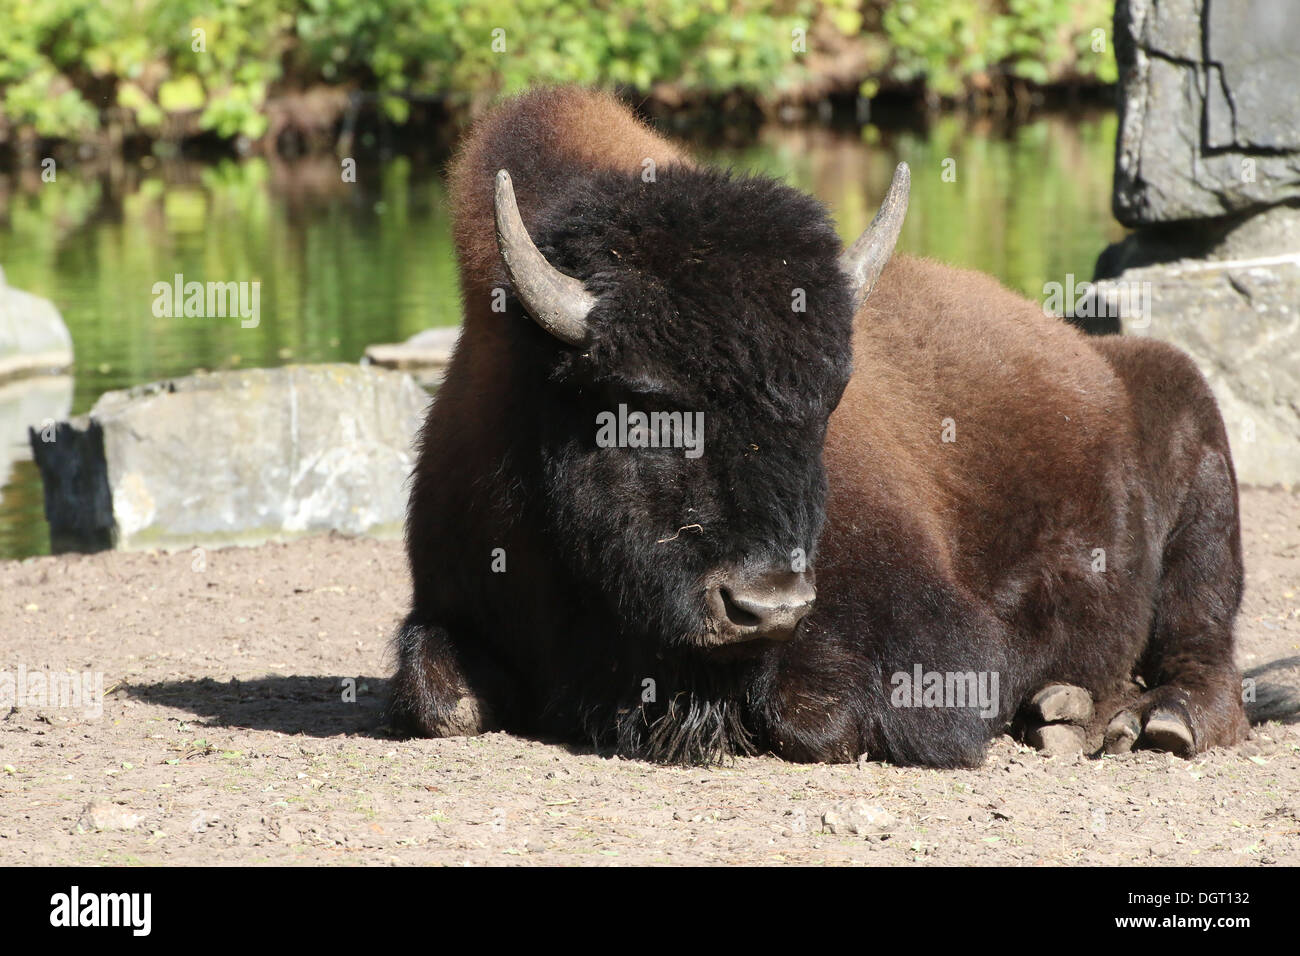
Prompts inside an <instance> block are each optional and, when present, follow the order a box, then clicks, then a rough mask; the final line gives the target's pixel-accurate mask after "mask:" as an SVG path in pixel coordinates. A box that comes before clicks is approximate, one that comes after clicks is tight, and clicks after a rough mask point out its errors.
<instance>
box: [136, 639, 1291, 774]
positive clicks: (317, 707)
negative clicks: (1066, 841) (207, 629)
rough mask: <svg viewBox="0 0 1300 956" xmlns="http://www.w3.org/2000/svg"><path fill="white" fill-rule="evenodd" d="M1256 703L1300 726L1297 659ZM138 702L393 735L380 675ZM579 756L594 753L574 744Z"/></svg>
mask: <svg viewBox="0 0 1300 956" xmlns="http://www.w3.org/2000/svg"><path fill="white" fill-rule="evenodd" d="M1245 677H1246V678H1247V679H1248V680H1250V681H1253V682H1254V684H1253V691H1254V695H1255V699H1254V701H1251V702H1249V703H1248V704H1247V706H1246V710H1247V713H1248V715H1249V717H1250V721H1251V723H1252V724H1257V723H1263V722H1264V721H1268V720H1276V721H1280V722H1281V723H1285V724H1292V723H1297V722H1300V657H1284V658H1279V659H1277V660H1274V661H1270V662H1269V663H1267V664H1263V665H1261V666H1259V667H1255V668H1252V669H1251V670H1249V671H1246V673H1245ZM119 692H124V693H126V694H128V695H130V696H131V697H133V698H135V699H136V700H140V701H144V702H146V703H150V704H159V705H161V706H163V707H174V708H176V709H177V710H183V711H186V712H187V713H191V714H194V715H195V717H197V718H198V719H201V720H203V721H205V722H206V723H208V724H209V725H211V726H218V727H239V728H244V729H247V730H274V731H277V732H279V733H282V734H305V735H307V736H309V737H337V736H343V735H357V736H363V737H388V736H391V734H390V733H389V731H388V729H387V728H386V727H385V726H384V721H383V707H384V701H385V700H386V699H387V695H388V680H387V679H386V678H380V677H355V678H353V677H348V678H344V677H297V676H294V677H261V678H257V679H256V680H242V681H241V680H236V679H234V678H232V679H231V680H229V681H227V682H222V681H216V680H213V679H212V678H210V677H205V678H202V679H200V680H182V681H163V682H161V683H157V684H127V685H123V686H122V687H121V688H119ZM574 749H575V752H584V753H585V752H589V748H586V747H577V748H574Z"/></svg>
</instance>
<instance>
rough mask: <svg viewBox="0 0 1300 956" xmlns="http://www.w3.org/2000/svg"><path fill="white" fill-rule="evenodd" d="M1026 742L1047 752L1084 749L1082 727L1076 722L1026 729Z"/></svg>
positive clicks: (1078, 751)
mask: <svg viewBox="0 0 1300 956" xmlns="http://www.w3.org/2000/svg"><path fill="white" fill-rule="evenodd" d="M1025 743H1027V744H1029V746H1031V747H1034V748H1037V749H1038V750H1041V751H1042V752H1043V753H1045V754H1049V755H1053V754H1063V755H1064V754H1077V753H1081V752H1082V751H1083V744H1084V733H1083V728H1082V727H1076V726H1075V725H1074V724H1043V725H1042V726H1039V727H1030V728H1029V729H1028V730H1027V731H1025Z"/></svg>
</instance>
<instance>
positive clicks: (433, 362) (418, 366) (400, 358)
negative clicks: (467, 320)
mask: <svg viewBox="0 0 1300 956" xmlns="http://www.w3.org/2000/svg"><path fill="white" fill-rule="evenodd" d="M459 336H460V327H459V326H455V327H452V328H443V329H426V330H425V331H423V332H420V333H418V334H416V335H413V336H412V337H411V338H409V339H407V340H406V341H405V342H400V343H397V344H394V345H372V346H370V347H369V348H367V349H366V358H367V359H369V360H370V362H371V363H373V364H374V365H378V366H379V367H380V368H391V369H397V370H399V371H403V372H410V373H411V374H412V375H414V376H415V377H416V378H417V379H419V380H420V381H421V382H422V383H424V384H436V383H437V382H439V381H441V380H442V376H443V374H444V373H445V372H446V369H447V365H448V364H449V363H450V362H451V353H452V352H453V350H454V349H455V348H456V339H457V338H458V337H459Z"/></svg>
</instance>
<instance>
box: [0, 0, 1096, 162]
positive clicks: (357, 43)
mask: <svg viewBox="0 0 1300 956" xmlns="http://www.w3.org/2000/svg"><path fill="white" fill-rule="evenodd" d="M1109 9H1110V3H1109V0H1082V2H1079V3H1072V2H1071V0H893V2H888V0H232V2H225V3H213V2H212V0H40V2H39V3H33V2H31V0H0V114H2V115H0V136H2V135H5V131H6V130H9V131H13V130H19V131H23V130H25V131H28V132H31V133H35V134H36V135H39V136H43V137H63V138H78V137H87V136H92V135H94V133H95V132H96V131H97V130H98V129H99V128H100V126H101V124H102V123H104V122H109V121H114V122H125V123H126V124H127V125H128V126H130V125H133V126H135V127H136V128H138V129H140V130H142V131H143V132H145V133H146V134H148V135H151V136H164V135H166V136H175V135H178V134H179V133H183V132H192V131H194V130H196V129H201V130H211V131H214V132H216V133H217V134H219V135H221V136H223V137H234V136H237V135H245V136H249V137H253V138H255V137H257V136H260V135H261V134H262V133H263V132H264V131H265V130H266V128H267V119H266V110H265V106H266V101H267V98H268V96H271V95H273V94H274V93H276V92H279V91H286V90H297V89H305V88H307V87H310V86H313V85H315V84H321V83H323V84H331V85H341V86H347V87H356V88H361V89H371V90H375V91H377V92H378V93H379V94H380V96H381V99H380V103H381V106H382V107H383V109H384V110H385V112H386V113H387V115H388V116H389V118H390V119H392V120H393V121H394V122H397V123H401V122H404V121H405V119H406V116H407V114H408V112H409V103H410V100H409V97H411V96H436V97H443V98H446V99H447V100H448V102H449V103H450V104H451V105H452V107H453V108H458V107H464V106H467V105H477V103H478V102H481V101H482V100H484V99H487V98H490V97H492V96H494V95H497V94H500V93H510V92H515V91H518V90H521V89H525V88H527V87H529V86H532V85H535V84H539V83H562V82H573V83H584V84H594V85H601V86H621V87H627V88H632V89H636V90H641V91H650V90H651V89H653V88H655V87H656V86H659V85H660V84H668V85H671V86H672V87H673V88H674V89H675V90H677V91H679V92H681V93H684V94H701V93H703V94H708V93H718V92H724V91H729V90H739V91H741V92H743V93H746V94H748V95H752V96H763V95H769V94H771V93H773V92H775V91H779V90H780V89H782V88H783V87H786V86H788V85H790V84H793V83H797V82H798V81H799V80H800V79H801V78H802V77H803V76H805V75H806V71H807V70H808V69H809V68H810V66H809V61H811V60H813V59H815V54H816V53H817V52H818V49H817V44H818V43H819V42H823V41H824V40H825V39H826V38H827V37H828V36H829V37H831V38H834V37H835V36H838V37H839V38H840V44H839V45H840V46H842V45H843V44H844V43H853V42H864V41H866V40H874V41H875V42H876V43H877V44H879V43H880V42H882V41H883V43H884V45H885V46H886V48H887V49H888V50H890V51H891V53H892V64H891V65H890V66H889V67H888V71H889V72H888V77H889V78H892V79H895V80H911V79H918V78H923V79H924V80H925V82H926V83H928V84H929V86H930V87H931V88H932V89H933V90H934V91H936V92H938V93H940V94H941V95H955V94H958V93H959V92H961V91H962V89H963V87H965V86H967V85H968V84H969V83H970V82H971V81H972V80H973V79H976V80H978V79H979V78H981V77H987V76H988V75H991V74H1002V75H1008V76H1016V77H1022V78H1024V79H1027V80H1031V81H1034V82H1038V83H1044V82H1049V81H1052V80H1054V79H1057V78H1059V77H1060V76H1061V75H1063V74H1067V73H1072V74H1073V75H1075V76H1082V77H1091V78H1097V79H1100V80H1102V81H1113V77H1114V58H1113V55H1112V54H1111V53H1110V51H1109V43H1107V49H1106V51H1105V52H1104V53H1097V52H1094V50H1093V45H1094V40H1093V38H1092V31H1093V30H1094V29H1104V30H1106V31H1107V32H1108V31H1109ZM877 24H878V26H877ZM864 25H865V26H864ZM800 29H802V30H806V31H807V51H808V52H807V53H804V52H802V51H800V50H798V49H796V47H797V44H795V43H794V42H793V41H794V39H795V31H796V30H800ZM864 29H866V30H867V31H869V32H868V33H863V32H862V31H863V30H864ZM882 33H883V37H882V36H881V34H882ZM814 68H815V67H814ZM863 79H864V81H865V83H866V84H867V86H868V87H869V88H874V80H875V79H876V78H875V77H864V78H863ZM106 108H113V112H107V113H106V112H105V110H106Z"/></svg>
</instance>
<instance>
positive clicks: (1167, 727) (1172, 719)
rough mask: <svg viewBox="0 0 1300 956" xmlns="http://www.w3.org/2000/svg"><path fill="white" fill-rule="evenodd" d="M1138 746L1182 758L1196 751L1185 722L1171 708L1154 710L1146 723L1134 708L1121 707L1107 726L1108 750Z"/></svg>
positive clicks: (1125, 749) (1119, 752) (1123, 750)
mask: <svg viewBox="0 0 1300 956" xmlns="http://www.w3.org/2000/svg"><path fill="white" fill-rule="evenodd" d="M1138 746H1140V747H1145V748H1148V749H1150V750H1163V751H1167V752H1168V753H1172V754H1175V755H1177V756H1179V757H1190V756H1192V754H1194V753H1196V741H1195V738H1193V736H1192V731H1191V729H1190V728H1189V727H1188V726H1187V723H1186V721H1184V720H1183V719H1182V718H1181V717H1179V716H1178V715H1177V714H1175V713H1173V712H1172V711H1169V710H1153V711H1152V712H1151V713H1150V715H1149V716H1148V717H1147V719H1146V724H1145V725H1143V724H1142V723H1141V722H1140V721H1139V719H1138V716H1137V714H1135V713H1133V712H1132V711H1131V710H1122V711H1120V712H1119V713H1118V714H1116V715H1115V716H1114V717H1113V718H1112V719H1111V722H1110V724H1109V725H1108V726H1107V727H1106V753H1108V754H1124V753H1128V752H1129V751H1130V750H1132V749H1133V748H1134V747H1138Z"/></svg>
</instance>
